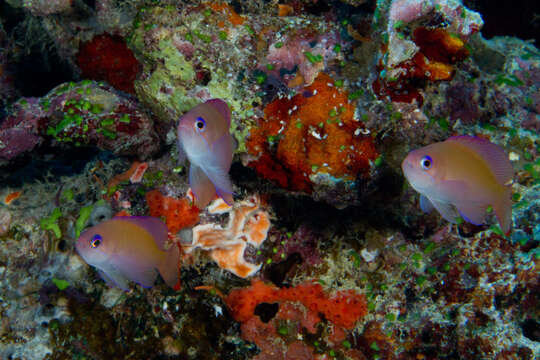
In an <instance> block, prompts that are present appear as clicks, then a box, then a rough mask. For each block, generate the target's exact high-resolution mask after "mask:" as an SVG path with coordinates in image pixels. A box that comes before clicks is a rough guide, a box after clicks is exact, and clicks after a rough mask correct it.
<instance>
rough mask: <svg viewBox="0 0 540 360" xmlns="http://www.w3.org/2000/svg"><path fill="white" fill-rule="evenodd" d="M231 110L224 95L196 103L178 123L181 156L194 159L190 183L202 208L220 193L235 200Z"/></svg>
mask: <svg viewBox="0 0 540 360" xmlns="http://www.w3.org/2000/svg"><path fill="white" fill-rule="evenodd" d="M230 126H231V111H230V110H229V107H228V106H227V103H226V102H225V101H223V100H220V99H212V100H208V101H206V102H204V103H202V104H199V105H197V106H195V107H194V108H193V109H191V110H190V111H188V112H187V113H186V114H185V115H183V116H182V117H181V118H180V121H179V123H178V150H179V152H180V158H181V160H182V159H184V158H185V157H186V156H187V158H188V159H189V162H190V168H189V184H190V186H191V189H192V191H193V194H194V195H195V205H196V206H197V207H198V208H200V209H202V208H204V207H206V205H208V203H209V202H210V201H212V199H213V198H214V197H215V196H216V194H217V195H218V196H219V197H221V198H222V199H223V200H224V201H225V202H226V203H227V204H229V205H231V204H232V202H233V196H232V195H233V189H232V184H231V181H230V179H229V169H230V167H231V163H232V158H233V139H232V136H231V134H230V133H229V128H230Z"/></svg>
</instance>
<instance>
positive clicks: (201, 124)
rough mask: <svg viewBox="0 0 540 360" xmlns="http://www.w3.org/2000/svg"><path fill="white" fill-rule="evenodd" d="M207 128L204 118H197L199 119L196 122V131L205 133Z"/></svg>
mask: <svg viewBox="0 0 540 360" xmlns="http://www.w3.org/2000/svg"><path fill="white" fill-rule="evenodd" d="M205 127H206V121H204V119H203V118H202V117H200V116H199V117H197V119H196V120H195V129H197V131H204V128H205Z"/></svg>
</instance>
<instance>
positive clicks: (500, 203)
mask: <svg viewBox="0 0 540 360" xmlns="http://www.w3.org/2000/svg"><path fill="white" fill-rule="evenodd" d="M511 194H512V189H511V188H510V187H509V186H507V187H505V189H504V191H503V192H502V194H501V196H500V197H499V198H498V199H497V200H496V202H495V204H493V210H494V211H495V216H497V220H498V221H499V226H500V227H501V230H502V231H503V233H504V234H506V235H509V234H510V231H511V230H512V196H511Z"/></svg>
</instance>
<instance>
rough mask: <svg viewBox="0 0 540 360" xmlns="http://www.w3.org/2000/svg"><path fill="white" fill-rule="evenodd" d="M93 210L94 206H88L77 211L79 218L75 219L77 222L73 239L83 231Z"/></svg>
mask: <svg viewBox="0 0 540 360" xmlns="http://www.w3.org/2000/svg"><path fill="white" fill-rule="evenodd" d="M93 209H94V205H88V206H84V207H83V208H82V209H81V210H80V211H79V217H77V221H76V222H75V237H77V238H78V237H79V236H80V235H81V231H82V230H83V229H84V227H85V226H86V224H87V223H88V220H89V219H90V215H91V214H92V210H93Z"/></svg>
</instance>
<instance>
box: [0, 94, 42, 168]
mask: <svg viewBox="0 0 540 360" xmlns="http://www.w3.org/2000/svg"><path fill="white" fill-rule="evenodd" d="M40 113H42V111H41V109H40V106H39V104H38V101H37V99H36V98H29V99H23V100H20V101H19V102H17V103H15V104H14V105H13V106H12V112H11V114H10V115H8V116H7V117H6V118H5V119H4V120H3V121H0V165H1V164H2V163H3V162H5V161H9V160H11V159H13V158H15V157H16V156H18V155H19V154H22V153H25V152H27V151H30V150H32V149H33V148H34V147H35V146H36V145H38V144H39V143H41V142H42V140H43V139H42V138H41V136H39V133H38V119H39V114H40Z"/></svg>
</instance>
